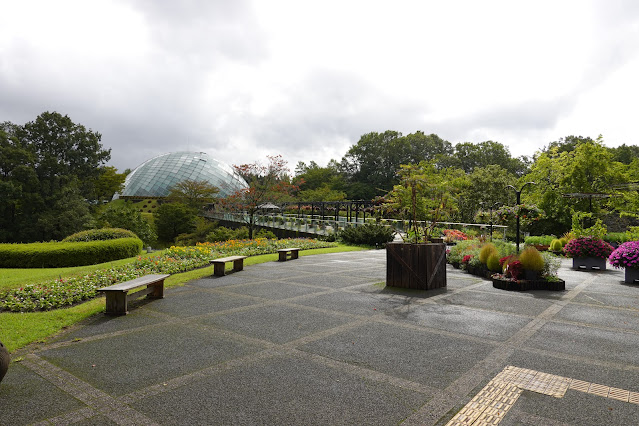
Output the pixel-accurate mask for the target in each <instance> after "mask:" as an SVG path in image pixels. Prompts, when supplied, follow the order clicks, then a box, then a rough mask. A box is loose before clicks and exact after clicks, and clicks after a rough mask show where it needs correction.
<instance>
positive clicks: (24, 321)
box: [0, 244, 364, 352]
mask: <svg viewBox="0 0 639 426" xmlns="http://www.w3.org/2000/svg"><path fill="white" fill-rule="evenodd" d="M357 250H364V248H362V247H356V246H348V245H344V244H339V245H338V246H337V247H330V248H321V249H312V250H302V251H300V256H309V255H315V254H324V253H337V252H346V251H357ZM277 258H278V255H277V254H276V253H274V254H262V255H257V256H251V257H249V258H248V259H246V260H245V261H244V265H245V266H250V265H255V264H258V263H265V262H273V261H276V260H277ZM136 259H137V258H131V259H123V260H120V261H118V262H109V263H106V264H102V265H92V266H82V267H77V268H59V269H37V270H34V269H11V270H7V269H0V277H2V278H4V277H11V273H8V272H7V271H13V274H17V275H20V277H21V278H20V282H21V283H22V284H18V285H23V284H24V283H37V282H41V281H42V280H46V279H50V278H51V277H53V278H54V279H55V278H59V277H62V278H66V277H70V276H77V275H82V274H84V273H91V272H94V271H96V270H99V269H100V267H101V268H109V267H111V266H112V264H113V263H118V264H120V265H122V264H127V263H133V262H134V261H135V260H136ZM45 271H46V272H45ZM47 274H49V275H47ZM51 274H52V275H51ZM212 274H213V267H212V266H207V267H205V268H200V269H194V270H191V271H188V272H183V273H178V274H172V275H171V276H170V277H169V278H167V280H166V281H165V287H167V288H170V287H174V286H180V285H183V284H184V283H186V282H188V281H191V280H196V279H199V278H203V277H206V276H210V275H212ZM15 285H16V284H15V282H14V286H15ZM7 288H9V287H7ZM104 305H105V303H104V297H98V298H95V299H92V300H89V301H87V302H83V303H80V304H77V305H74V306H71V307H69V308H63V309H54V310H51V311H39V312H19V313H13V312H2V313H0V340H1V341H2V343H3V344H4V345H5V346H6V347H7V349H8V350H9V351H10V352H13V351H16V350H17V349H20V348H23V347H25V346H27V345H29V344H31V343H35V342H45V341H46V339H48V338H50V337H51V336H53V335H55V334H58V333H59V332H60V331H62V330H64V329H65V328H67V327H70V326H71V325H73V324H76V323H78V322H80V321H82V320H84V319H85V318H88V317H90V316H92V315H96V314H99V313H102V312H103V311H104Z"/></svg>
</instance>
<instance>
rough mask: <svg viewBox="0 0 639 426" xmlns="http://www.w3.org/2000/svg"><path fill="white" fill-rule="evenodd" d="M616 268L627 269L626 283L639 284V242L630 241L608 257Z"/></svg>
mask: <svg viewBox="0 0 639 426" xmlns="http://www.w3.org/2000/svg"><path fill="white" fill-rule="evenodd" d="M608 261H609V262H610V264H611V265H612V266H614V267H615V268H625V277H624V282H626V283H630V284H634V283H637V282H639V241H629V242H627V243H623V244H621V245H620V246H619V247H617V248H616V249H615V250H614V251H613V252H612V253H611V254H610V256H609V257H608Z"/></svg>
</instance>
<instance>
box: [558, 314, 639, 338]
mask: <svg viewBox="0 0 639 426" xmlns="http://www.w3.org/2000/svg"><path fill="white" fill-rule="evenodd" d="M549 322H555V323H560V324H568V325H577V326H579V327H584V328H595V329H597V330H603V331H614V332H617V333H625V334H637V335H639V330H638V329H632V328H622V327H612V326H607V325H601V324H592V323H585V322H580V321H570V320H566V319H563V318H554V319H552V320H550V321H549Z"/></svg>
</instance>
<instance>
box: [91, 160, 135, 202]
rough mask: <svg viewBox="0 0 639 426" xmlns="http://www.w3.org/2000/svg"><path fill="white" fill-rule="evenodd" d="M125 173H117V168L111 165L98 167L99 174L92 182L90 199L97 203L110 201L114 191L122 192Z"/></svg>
mask: <svg viewBox="0 0 639 426" xmlns="http://www.w3.org/2000/svg"><path fill="white" fill-rule="evenodd" d="M125 179H126V174H124V173H118V169H116V168H115V167H113V166H103V167H101V168H100V175H99V176H98V177H97V178H96V179H95V181H94V182H93V195H92V197H91V199H92V200H95V201H97V202H99V203H102V202H105V201H111V199H112V198H113V195H114V194H115V193H116V192H122V189H123V188H124V180H125Z"/></svg>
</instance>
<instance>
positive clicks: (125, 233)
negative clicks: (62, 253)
mask: <svg viewBox="0 0 639 426" xmlns="http://www.w3.org/2000/svg"><path fill="white" fill-rule="evenodd" d="M137 237H138V236H137V235H135V233H133V232H132V231H129V230H127V229H122V228H102V229H89V230H87V231H80V232H76V233H75V234H72V235H69V236H68V237H66V238H65V239H63V240H62V242H63V243H81V242H89V241H106V240H115V239H118V238H137Z"/></svg>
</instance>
